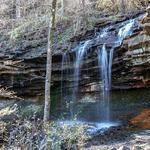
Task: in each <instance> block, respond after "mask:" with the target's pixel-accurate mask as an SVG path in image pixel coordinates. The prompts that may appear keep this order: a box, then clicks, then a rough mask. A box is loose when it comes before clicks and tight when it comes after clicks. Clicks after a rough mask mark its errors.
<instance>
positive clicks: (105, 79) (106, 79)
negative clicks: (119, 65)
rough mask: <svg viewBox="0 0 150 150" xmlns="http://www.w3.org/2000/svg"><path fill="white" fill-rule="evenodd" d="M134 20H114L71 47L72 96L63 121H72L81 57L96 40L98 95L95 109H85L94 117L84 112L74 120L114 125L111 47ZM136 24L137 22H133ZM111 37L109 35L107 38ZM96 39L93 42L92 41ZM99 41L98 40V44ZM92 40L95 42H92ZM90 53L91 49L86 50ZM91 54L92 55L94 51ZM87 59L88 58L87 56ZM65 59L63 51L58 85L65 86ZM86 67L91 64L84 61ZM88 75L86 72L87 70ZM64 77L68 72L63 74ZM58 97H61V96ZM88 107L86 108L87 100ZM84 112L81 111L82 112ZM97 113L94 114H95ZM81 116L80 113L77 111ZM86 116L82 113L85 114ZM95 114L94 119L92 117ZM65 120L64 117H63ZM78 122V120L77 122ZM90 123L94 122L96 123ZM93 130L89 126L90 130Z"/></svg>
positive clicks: (120, 42)
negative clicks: (98, 73)
mask: <svg viewBox="0 0 150 150" xmlns="http://www.w3.org/2000/svg"><path fill="white" fill-rule="evenodd" d="M135 21H136V20H134V19H131V20H129V21H124V22H123V23H118V24H115V25H112V26H110V27H106V28H104V29H102V32H100V33H97V34H96V36H95V37H93V39H91V40H87V41H85V42H84V43H81V44H80V45H79V46H78V48H77V47H76V48H75V50H76V51H75V52H76V59H75V62H74V72H73V73H74V74H73V92H72V97H71V98H72V99H71V100H70V114H71V120H69V121H68V122H66V123H67V124H72V123H73V121H72V119H74V117H75V115H76V112H78V110H77V109H78V107H76V106H77V99H78V98H77V97H78V94H79V83H80V81H82V79H81V78H80V77H81V67H82V62H83V59H85V56H86V55H87V53H88V54H89V51H88V49H89V48H91V47H92V45H93V46H95V45H94V44H95V43H96V42H97V43H96V45H97V46H98V47H99V49H98V64H99V72H100V78H99V79H100V83H101V91H100V92H101V97H100V102H96V101H95V103H93V104H94V106H95V105H96V106H98V110H97V109H96V108H94V110H93V104H92V105H91V106H90V109H91V110H92V111H94V112H92V111H91V110H86V111H89V113H90V114H91V113H93V114H94V115H95V116H92V118H91V117H88V115H90V114H88V112H87V113H86V114H87V118H88V119H87V118H84V117H82V116H80V115H79V116H78V117H79V120H78V121H76V122H79V123H81V122H82V121H83V119H84V121H85V122H86V121H87V122H88V121H97V123H98V125H96V128H98V129H100V128H101V127H102V128H104V127H106V126H113V125H116V124H115V123H114V122H111V121H112V120H111V115H110V114H111V113H110V112H111V111H110V106H109V105H110V104H109V101H110V90H111V82H112V78H111V76H112V64H113V53H114V50H115V49H116V48H117V47H119V46H120V45H121V44H122V41H123V40H124V38H126V37H127V36H129V35H130V34H131V33H132V32H133V30H134V27H135V24H136V23H135ZM136 25H137V24H136ZM111 36H112V37H113V38H112V39H111ZM95 41H96V42H95ZM99 41H100V43H99ZM94 42H95V43H94ZM91 50H92V49H91ZM90 52H91V51H90ZM94 56H95V54H94ZM88 59H89V57H88ZM68 61H70V60H69V59H68V56H67V53H64V54H63V58H62V70H63V71H62V74H61V79H62V82H61V88H62V89H65V87H64V84H65V80H64V79H65V77H66V76H65V75H66V74H67V73H66V72H67V70H66V64H68ZM87 65H89V66H88V67H90V65H91V64H89V62H88V63H87ZM84 73H85V72H84ZM87 75H88V73H87ZM67 76H68V75H67ZM62 97H64V96H63V95H62ZM97 103H100V105H97ZM87 104H88V107H89V103H87ZM84 114H85V112H84ZM97 114H98V115H97ZM81 115H82V114H81ZM85 117H86V116H85ZM94 117H95V118H94ZM65 121H66V120H65ZM80 121H81V122H80ZM97 123H96V122H94V124H97ZM92 130H93V129H92Z"/></svg>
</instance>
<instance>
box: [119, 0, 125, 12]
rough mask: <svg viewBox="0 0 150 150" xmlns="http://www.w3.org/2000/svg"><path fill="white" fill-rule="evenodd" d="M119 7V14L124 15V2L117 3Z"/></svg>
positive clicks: (122, 0) (123, 0)
mask: <svg viewBox="0 0 150 150" xmlns="http://www.w3.org/2000/svg"><path fill="white" fill-rule="evenodd" d="M119 7H120V11H121V13H122V14H124V13H125V0H120V1H119Z"/></svg>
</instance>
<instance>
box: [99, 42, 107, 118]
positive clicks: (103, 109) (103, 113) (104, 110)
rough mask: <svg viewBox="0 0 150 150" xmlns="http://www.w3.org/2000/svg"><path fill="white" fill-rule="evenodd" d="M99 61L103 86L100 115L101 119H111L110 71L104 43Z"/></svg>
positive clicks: (100, 50)
mask: <svg viewBox="0 0 150 150" xmlns="http://www.w3.org/2000/svg"><path fill="white" fill-rule="evenodd" d="M98 54H99V55H98V63H99V66H100V76H101V81H102V86H101V90H102V91H101V93H102V96H101V102H100V115H101V121H109V72H108V66H109V62H108V52H107V49H106V45H105V44H104V45H103V47H102V49H99V52H98Z"/></svg>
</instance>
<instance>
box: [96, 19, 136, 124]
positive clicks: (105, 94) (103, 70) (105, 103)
mask: <svg viewBox="0 0 150 150" xmlns="http://www.w3.org/2000/svg"><path fill="white" fill-rule="evenodd" d="M134 23H135V21H134V19H132V20H130V21H129V22H128V23H126V24H124V25H123V26H122V27H121V28H120V29H119V31H118V34H117V41H115V43H114V46H113V47H112V48H111V49H110V50H109V49H107V48H106V44H105V43H104V44H103V46H102V48H101V49H99V50H98V63H99V68H100V79H101V83H102V85H101V95H102V96H101V98H100V99H101V101H100V110H101V111H100V112H101V121H102V122H103V121H105V122H110V121H111V116H110V106H109V101H110V90H111V82H112V79H111V77H112V63H113V53H114V49H115V47H116V46H120V45H121V44H122V41H123V39H124V38H126V37H127V36H129V35H130V34H131V33H132V32H133V26H134ZM108 32H109V30H108V28H106V29H103V30H102V35H101V36H100V37H102V38H103V37H107V34H108ZM108 58H109V60H108Z"/></svg>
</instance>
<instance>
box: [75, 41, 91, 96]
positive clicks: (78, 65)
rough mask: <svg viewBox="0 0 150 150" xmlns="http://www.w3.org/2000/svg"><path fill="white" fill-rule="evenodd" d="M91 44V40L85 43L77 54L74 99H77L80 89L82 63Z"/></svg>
mask: <svg viewBox="0 0 150 150" xmlns="http://www.w3.org/2000/svg"><path fill="white" fill-rule="evenodd" d="M90 43H91V40H88V41H85V43H84V44H83V45H81V46H80V47H79V49H78V51H77V53H76V61H75V70H74V89H73V99H76V96H77V92H78V88H79V78H80V68H81V62H82V60H83V58H84V56H85V54H86V51H87V49H88V47H89V45H90Z"/></svg>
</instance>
